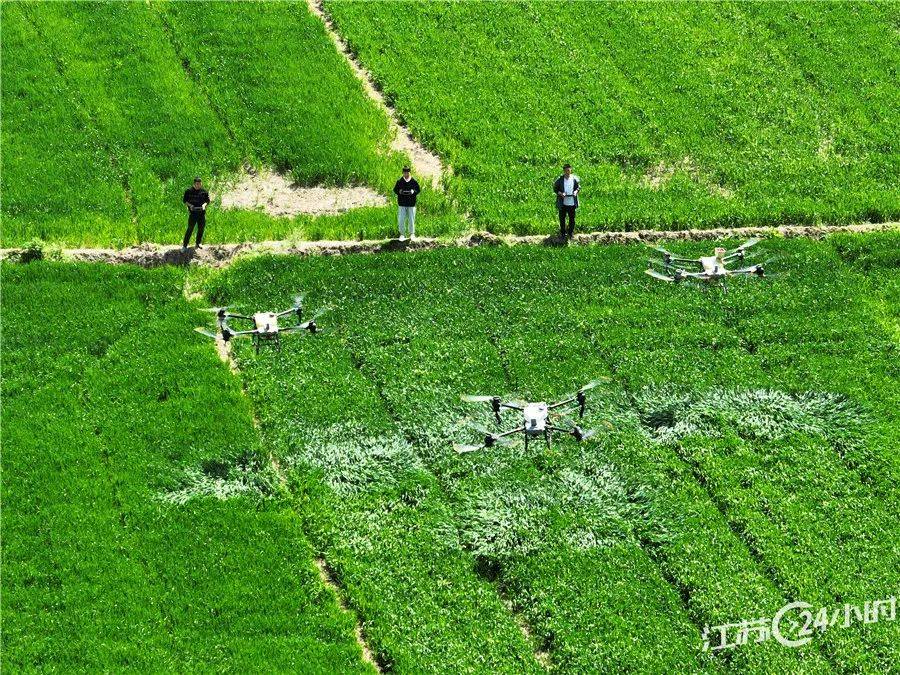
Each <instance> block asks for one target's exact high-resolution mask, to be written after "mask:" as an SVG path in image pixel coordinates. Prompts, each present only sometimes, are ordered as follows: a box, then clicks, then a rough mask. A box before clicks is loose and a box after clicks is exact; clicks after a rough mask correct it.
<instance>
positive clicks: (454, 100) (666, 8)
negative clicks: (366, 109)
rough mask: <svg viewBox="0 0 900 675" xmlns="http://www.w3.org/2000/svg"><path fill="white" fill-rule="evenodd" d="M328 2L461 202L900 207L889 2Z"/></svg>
mask: <svg viewBox="0 0 900 675" xmlns="http://www.w3.org/2000/svg"><path fill="white" fill-rule="evenodd" d="M325 5H326V8H327V10H328V12H329V13H330V14H331V16H332V17H333V18H334V19H335V21H336V22H337V25H338V27H339V30H340V32H341V34H342V35H343V36H344V37H345V38H346V39H347V40H348V41H349V43H350V45H351V47H352V49H353V50H354V51H355V52H356V53H357V54H358V56H359V58H360V59H361V60H362V62H363V63H364V64H365V66H366V67H367V68H368V69H369V70H370V71H371V72H372V73H373V76H374V78H375V80H376V81H377V82H378V84H379V86H380V87H381V88H382V89H383V91H384V93H385V95H386V97H387V99H388V100H389V101H391V102H392V104H393V105H394V106H395V107H396V109H397V111H398V113H399V114H400V116H401V117H402V118H403V119H404V120H405V121H406V122H407V123H408V125H409V126H410V128H411V129H412V130H413V132H414V133H415V135H416V136H417V137H419V138H421V139H422V140H423V141H424V142H425V144H426V145H427V146H429V147H430V148H432V149H433V150H435V151H437V152H438V153H439V154H440V155H441V156H443V157H445V158H446V159H447V160H448V161H449V163H450V164H451V165H452V166H453V169H454V176H453V178H452V179H450V181H449V183H448V188H449V190H450V193H451V194H452V195H453V198H454V199H455V201H456V202H457V203H458V204H460V205H461V206H463V208H465V210H466V211H467V212H468V213H470V214H471V215H472V216H473V217H474V218H475V221H476V223H477V224H478V225H479V226H481V227H487V228H489V229H491V230H492V231H497V232H518V233H531V232H552V231H553V229H554V222H553V221H554V218H555V212H554V208H553V194H552V190H551V185H552V181H553V179H554V178H555V177H556V176H557V175H559V173H560V167H561V165H562V163H563V162H565V161H569V162H571V163H572V164H573V165H574V168H575V172H576V173H577V174H579V175H580V177H581V178H582V181H583V186H584V187H583V190H582V193H581V197H582V208H581V210H580V212H579V214H580V217H581V220H582V223H583V225H582V227H586V228H589V229H632V228H644V227H649V228H667V229H668V228H684V227H690V226H693V227H697V226H700V227H707V226H714V225H757V224H766V225H769V224H782V223H798V222H802V223H813V222H848V221H859V220H868V219H871V220H891V219H896V218H897V217H898V215H900V193H898V190H897V176H898V172H900V163H898V162H900V153H898V148H897V140H896V139H897V138H898V137H900V133H898V132H900V115H898V114H897V111H896V105H894V103H893V102H894V101H895V100H896V99H897V98H898V95H900V89H898V86H897V78H896V76H895V74H896V71H897V68H898V66H900V57H898V54H900V49H898V47H900V43H898V30H897V26H898V18H897V13H896V10H895V8H894V7H893V6H892V5H890V4H883V3H839V4H826V5H822V4H816V3H803V4H796V3H762V4H747V3H721V2H716V3H589V2H588V3H585V2H576V3H559V4H553V3H536V2H515V3H507V2H504V3H485V2H452V3H451V2H422V3H412V4H410V3H396V2H380V3H352V2H340V0H334V1H332V0H327V1H326V3H325Z"/></svg>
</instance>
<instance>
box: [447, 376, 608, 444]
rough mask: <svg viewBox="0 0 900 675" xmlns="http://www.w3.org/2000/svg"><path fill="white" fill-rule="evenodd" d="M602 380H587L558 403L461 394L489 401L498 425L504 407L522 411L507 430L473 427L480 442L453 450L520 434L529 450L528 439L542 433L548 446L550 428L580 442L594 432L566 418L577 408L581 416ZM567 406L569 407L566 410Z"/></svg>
mask: <svg viewBox="0 0 900 675" xmlns="http://www.w3.org/2000/svg"><path fill="white" fill-rule="evenodd" d="M606 381H607V380H605V379H599V380H594V381H593V382H588V383H587V384H586V385H584V386H583V387H582V388H581V389H579V390H578V391H577V392H575V393H574V394H572V395H571V396H567V397H566V398H564V399H563V400H561V401H559V402H557V403H549V404H548V403H546V402H544V401H538V402H536V403H528V402H525V401H504V400H503V399H501V398H500V397H499V396H473V395H468V394H467V395H463V396H462V397H461V398H462V400H463V401H466V402H468V403H490V404H491V410H492V411H493V413H494V419H496V421H497V426H498V427H499V426H500V424H501V418H500V413H501V412H502V411H503V410H517V411H519V412H520V413H521V414H522V417H521V420H520V422H519V424H518V425H517V426H516V427H515V428H514V429H510V430H509V431H504V432H501V433H493V432H491V431H488V430H487V429H484V428H482V427H478V426H475V429H476V430H477V431H478V432H480V433H482V434H483V435H484V437H483V440H482V442H481V443H480V444H476V445H460V444H454V446H453V447H454V449H455V450H456V451H457V452H459V453H465V452H475V451H476V450H481V449H482V448H490V447H492V446H494V445H496V444H500V445H505V444H508V443H510V442H511V441H512V439H511V438H510V437H511V436H513V435H514V434H522V436H523V437H524V438H525V449H526V450H527V449H528V441H529V439H532V438H535V437H538V436H542V437H543V438H544V441H545V442H546V444H547V447H548V448H549V447H550V434H551V432H553V431H558V432H560V433H564V434H569V435H571V436H572V437H574V438H575V440H576V441H583V440H586V439H588V438H590V437H591V436H593V435H594V434H595V433H597V432H596V431H593V430H584V429H582V428H581V427H579V426H578V425H577V424H575V423H573V422H572V421H571V420H570V419H569V417H568V416H569V415H571V414H572V413H573V412H575V410H577V411H578V417H579V419H580V418H582V417H584V411H585V407H586V406H587V395H586V393H587V392H588V391H589V390H591V389H593V388H594V387H596V386H597V385H599V384H602V383H603V382H606ZM567 408H570V409H568V410H567ZM560 423H567V424H568V425H569V426H568V427H563V426H559V424H560Z"/></svg>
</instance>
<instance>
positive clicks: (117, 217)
mask: <svg viewBox="0 0 900 675" xmlns="http://www.w3.org/2000/svg"><path fill="white" fill-rule="evenodd" d="M2 19H3V38H4V39H3V42H2V49H3V52H2V59H3V84H4V86H3V112H4V119H3V121H4V124H3V135H2V151H3V152H2V157H3V166H2V173H3V220H4V245H15V244H20V243H22V242H23V241H26V240H28V239H31V238H35V237H39V238H42V239H45V240H52V241H60V242H65V243H68V244H71V245H82V244H83V245H97V244H118V245H122V244H130V243H135V242H139V241H159V242H173V243H174V242H176V241H180V237H181V234H182V232H183V228H184V221H185V220H186V218H185V215H184V207H183V206H182V204H181V195H182V192H183V191H184V190H185V189H186V188H187V187H189V185H190V181H191V179H192V177H193V176H194V175H195V174H197V175H200V176H203V177H204V178H206V179H207V183H208V184H209V183H210V182H211V181H212V182H213V189H212V191H213V196H214V197H215V196H216V192H219V193H220V192H221V189H222V187H223V185H224V181H225V179H227V177H228V176H230V175H231V174H232V173H233V172H234V171H236V170H238V169H239V168H240V167H241V166H242V165H243V164H245V163H249V164H252V165H255V166H270V167H274V168H276V169H278V170H280V171H283V172H287V173H289V174H290V175H291V176H292V177H293V178H294V179H295V180H296V181H297V182H299V183H300V184H303V185H319V184H324V185H345V184H367V185H370V186H372V187H374V188H375V189H377V190H379V191H380V192H382V193H383V194H389V191H390V188H391V187H392V186H393V181H394V180H396V178H397V176H399V169H400V167H401V166H402V164H403V163H404V161H406V160H405V158H404V157H402V156H400V155H398V154H397V153H394V152H391V151H390V150H389V149H388V146H389V142H390V138H389V132H388V125H387V119H386V117H385V115H384V114H383V113H382V112H381V111H379V110H378V109H377V108H376V107H375V106H374V104H373V103H372V102H371V101H369V100H368V99H367V98H366V97H365V95H364V94H363V91H362V87H361V86H360V84H359V83H358V82H357V81H356V79H355V78H354V76H353V75H352V73H351V72H350V69H349V67H348V66H347V64H346V63H345V61H344V59H343V57H342V56H341V55H340V54H338V53H337V52H336V51H335V49H334V47H333V45H332V44H331V41H330V40H329V39H328V37H327V36H326V35H325V31H324V28H323V27H322V24H321V22H320V21H319V19H317V18H315V17H313V16H311V15H310V14H309V13H308V11H307V9H306V7H305V5H302V4H295V3H261V4H256V3H254V4H251V3H230V4H228V3H208V4H205V5H203V6H202V10H201V9H200V6H198V5H192V4H187V3H169V2H154V3H152V4H149V3H148V4H144V3H118V2H112V3H94V2H91V3H74V2H63V3H30V4H26V3H3V5H2ZM423 197H424V200H425V202H424V203H425V205H426V209H429V208H430V210H431V213H432V216H433V220H434V222H433V224H434V227H435V228H436V229H437V231H441V230H440V228H446V227H448V221H447V219H446V207H445V206H444V205H443V203H442V200H441V199H439V198H438V197H437V196H436V195H429V194H426V195H424V196H423ZM442 214H443V216H442ZM441 217H443V218H444V220H443V221H442V220H441ZM393 218H394V216H393V214H392V211H391V210H390V209H368V210H366V211H364V212H363V213H361V214H351V215H350V216H348V217H347V218H334V217H331V218H321V219H313V218H310V217H298V218H296V219H293V220H289V219H273V218H270V217H268V216H266V215H264V214H262V213H255V212H240V211H224V212H216V211H212V212H211V215H210V227H209V230H208V232H209V236H208V240H209V241H211V242H215V241H241V240H256V239H284V238H289V237H306V238H318V237H322V236H331V237H354V236H358V235H359V234H364V235H366V236H383V235H386V234H388V233H390V232H392V231H393V227H392V222H393ZM456 227H458V225H457V226H456Z"/></svg>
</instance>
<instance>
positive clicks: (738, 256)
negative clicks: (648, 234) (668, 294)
mask: <svg viewBox="0 0 900 675" xmlns="http://www.w3.org/2000/svg"><path fill="white" fill-rule="evenodd" d="M758 243H759V239H750V240H749V241H747V242H745V243H743V244H741V245H740V246H738V247H737V248H736V249H733V250H731V251H726V250H725V249H724V248H722V247H716V249H715V250H714V252H713V255H710V256H702V257H700V258H679V257H678V256H676V255H675V254H674V253H672V252H670V251H667V250H666V249H664V248H662V247H661V246H656V247H654V248H653V250H655V251H657V252H659V253H661V254H662V256H663V257H662V260H650V264H649V267H648V268H647V269H646V270H645V271H646V273H647V274H649V275H650V276H651V277H653V278H654V279H662V280H663V281H670V282H674V283H679V282H681V281H685V280H694V281H706V282H719V284H720V285H721V286H722V289H723V290H726V289H725V279H726V278H727V277H732V276H740V275H754V276H757V277H762V276H765V270H764V267H763V263H757V264H755V265H750V266H748V267H741V268H740V269H736V270H730V269H728V265H729V264H731V263H733V262H734V261H736V260H739V261H742V262H743V260H744V259H745V258H746V257H747V255H748V254H747V250H748V249H749V248H750V247H752V246H755V245H756V244H758ZM654 265H658V266H660V267H662V268H663V272H659V271H657V270H655V269H654V268H653V266H654Z"/></svg>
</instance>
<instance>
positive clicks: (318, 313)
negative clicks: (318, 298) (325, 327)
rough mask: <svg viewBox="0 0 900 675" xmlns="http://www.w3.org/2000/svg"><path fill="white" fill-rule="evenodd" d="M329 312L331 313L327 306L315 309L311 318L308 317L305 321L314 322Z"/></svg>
mask: <svg viewBox="0 0 900 675" xmlns="http://www.w3.org/2000/svg"><path fill="white" fill-rule="evenodd" d="M330 311H331V307H329V306H325V307H319V309H317V310H316V311H315V312H313V313H312V316H310V317H309V318H308V319H307V321H315V320H316V319H318V318H319V317H321V316H323V315H324V314H327V313H328V312H330Z"/></svg>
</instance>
